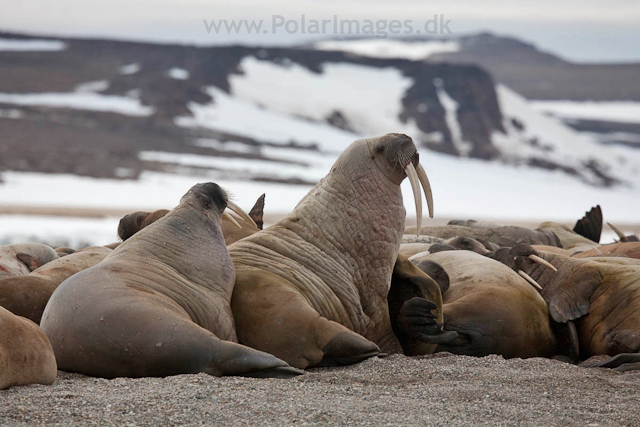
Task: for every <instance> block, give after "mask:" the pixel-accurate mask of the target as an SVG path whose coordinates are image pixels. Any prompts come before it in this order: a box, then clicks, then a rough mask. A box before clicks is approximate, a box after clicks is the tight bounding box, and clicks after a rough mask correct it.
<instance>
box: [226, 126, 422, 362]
mask: <svg viewBox="0 0 640 427" xmlns="http://www.w3.org/2000/svg"><path fill="white" fill-rule="evenodd" d="M405 162H406V163H405ZM409 163H412V164H413V166H415V167H416V168H417V167H418V155H417V151H416V148H415V146H414V144H413V141H412V140H411V138H409V137H408V136H406V135H399V134H389V135H385V136H383V137H380V138H371V139H366V140H365V139H363V140H358V141H355V142H354V143H352V144H351V145H350V146H349V147H348V148H347V149H346V150H345V151H344V152H343V153H342V154H341V155H340V157H339V158H338V160H337V161H336V163H335V164H334V165H333V167H332V169H331V171H330V173H329V174H328V175H327V176H326V177H325V178H323V179H322V180H321V181H320V183H319V184H318V185H316V187H314V188H313V189H312V190H311V191H310V192H309V194H307V195H306V196H305V197H304V198H303V199H302V201H300V203H299V204H298V205H297V206H296V208H295V210H294V211H293V212H292V213H290V214H289V215H288V216H287V217H285V218H284V219H282V220H281V221H279V222H278V223H276V224H275V225H273V226H271V227H269V228H267V229H265V230H262V231H260V232H258V233H256V234H254V235H252V236H249V237H247V238H245V239H243V240H241V241H239V242H236V243H234V244H233V245H230V246H229V253H230V254H231V258H232V260H233V263H234V266H235V268H236V286H235V289H234V292H233V297H232V300H231V307H232V310H233V314H234V318H235V320H236V328H237V331H238V339H239V342H241V343H243V344H246V345H248V346H251V347H253V348H257V349H259V350H262V351H266V352H269V353H271V354H274V355H276V356H277V357H279V358H281V359H283V360H285V361H286V362H288V363H289V364H290V365H291V366H295V367H298V368H306V367H310V366H314V365H318V364H322V365H336V364H349V363H355V362H358V361H360V360H363V359H365V358H368V357H371V356H375V355H377V354H379V353H380V351H381V349H382V351H383V352H386V353H401V352H402V347H401V345H400V342H399V341H398V338H397V337H396V336H395V334H394V331H393V329H392V325H391V321H390V317H389V309H388V304H387V295H388V293H389V289H390V282H391V276H392V271H393V268H394V265H395V262H396V259H397V255H398V249H399V247H400V242H401V240H402V235H403V230H404V223H405V208H404V206H403V204H402V192H401V190H400V183H401V182H402V181H403V180H404V178H406V176H407V175H406V174H405V171H404V170H405V168H406V167H408V166H407V165H408V164H409ZM425 190H426V189H425ZM431 320H433V319H431Z"/></svg>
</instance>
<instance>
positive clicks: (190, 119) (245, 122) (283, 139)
mask: <svg viewBox="0 0 640 427" xmlns="http://www.w3.org/2000/svg"><path fill="white" fill-rule="evenodd" d="M206 92H207V93H208V94H209V95H210V96H211V97H212V98H213V102H212V103H210V104H198V103H195V102H191V103H189V104H188V108H189V110H190V111H191V113H192V114H193V116H184V117H178V118H176V119H175V122H176V124H177V125H178V126H184V127H203V128H207V129H215V130H219V131H224V132H228V133H232V134H236V135H240V136H246V137H249V138H253V139H255V140H257V141H270V142H274V143H281V144H283V145H288V144H290V143H291V142H292V141H296V142H298V143H300V144H314V143H315V144H318V145H319V146H320V147H321V148H322V149H325V150H328V151H334V152H336V151H337V152H340V151H342V150H344V149H345V148H346V147H347V146H348V145H349V144H351V142H353V141H354V140H356V139H358V137H357V135H354V134H353V133H351V132H347V131H344V130H342V129H336V128H333V127H330V126H326V125H324V124H321V123H314V122H311V121H309V120H305V119H302V118H299V117H293V116H291V115H289V114H285V113H280V112H277V111H270V110H267V109H265V108H261V107H260V106H258V105H255V104H253V103H251V102H248V101H244V100H241V99H238V98H236V97H232V96H229V95H228V94H227V93H225V92H223V91H222V90H220V89H219V88H217V87H209V88H206Z"/></svg>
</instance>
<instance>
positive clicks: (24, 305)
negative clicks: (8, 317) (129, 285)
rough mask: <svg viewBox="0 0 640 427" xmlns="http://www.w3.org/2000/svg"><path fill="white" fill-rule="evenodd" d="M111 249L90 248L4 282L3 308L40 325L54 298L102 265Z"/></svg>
mask: <svg viewBox="0 0 640 427" xmlns="http://www.w3.org/2000/svg"><path fill="white" fill-rule="evenodd" d="M110 252H111V249H108V248H105V247H90V248H85V249H82V250H80V251H77V252H74V253H72V254H71V255H66V256H64V257H62V258H58V259H57V260H55V261H51V262H49V263H47V264H45V265H43V266H42V267H40V268H38V269H37V270H35V271H33V272H31V273H29V274H25V275H22V276H15V277H7V278H5V279H0V306H2V307H4V308H6V309H7V310H9V311H10V312H12V313H13V314H16V315H18V316H22V317H26V318H27V319H29V320H32V321H34V322H36V323H38V324H39V323H40V319H41V318H42V312H43V311H44V308H45V306H46V305H47V302H48V301H49V298H51V294H53V291H55V290H56V288H57V287H58V286H59V285H60V284H61V283H62V282H64V281H65V280H67V279H68V278H69V277H71V276H73V275H74V274H76V273H78V272H80V271H82V270H85V269H87V268H89V267H93V266H94V265H96V264H97V263H99V262H100V261H102V260H103V259H104V258H105V257H106V256H107V255H109V253H110Z"/></svg>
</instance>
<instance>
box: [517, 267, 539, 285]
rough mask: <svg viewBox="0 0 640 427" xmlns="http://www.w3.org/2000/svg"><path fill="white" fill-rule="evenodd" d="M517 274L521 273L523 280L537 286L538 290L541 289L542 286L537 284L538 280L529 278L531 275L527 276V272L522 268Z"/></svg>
mask: <svg viewBox="0 0 640 427" xmlns="http://www.w3.org/2000/svg"><path fill="white" fill-rule="evenodd" d="M518 274H519V275H521V276H522V277H523V278H524V280H526V281H527V282H529V283H531V284H532V285H533V287H534V288H537V289H539V290H542V286H540V285H539V284H538V282H536V281H535V280H533V278H531V276H529V275H528V274H527V273H525V272H524V271H522V270H518Z"/></svg>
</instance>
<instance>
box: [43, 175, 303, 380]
mask: <svg viewBox="0 0 640 427" xmlns="http://www.w3.org/2000/svg"><path fill="white" fill-rule="evenodd" d="M226 207H227V196H226V193H225V192H224V191H223V190H222V189H220V187H218V186H217V185H216V184H213V183H206V184H198V185H196V186H194V187H193V188H191V190H189V192H188V193H187V194H186V195H185V196H184V197H182V200H181V201H180V204H179V205H178V207H176V208H175V209H173V210H172V211H171V212H169V213H168V214H167V215H165V216H164V217H163V218H162V219H160V220H158V221H156V222H155V223H153V224H151V225H150V226H148V227H146V228H145V229H143V230H141V231H139V232H138V233H136V234H135V235H134V236H133V237H131V238H130V239H128V240H126V241H125V242H123V243H122V244H121V245H120V246H119V247H118V248H117V249H115V250H114V251H113V252H112V253H111V254H110V255H109V256H107V257H106V258H105V259H104V260H103V261H102V262H101V263H100V264H98V265H96V266H94V267H92V268H89V269H87V270H84V271H82V272H80V273H78V274H76V275H74V276H72V277H71V278H69V279H68V280H66V281H65V282H64V283H62V285H60V286H59V287H58V289H56V291H55V292H54V293H53V295H52V296H51V300H50V301H49V304H47V307H46V308H45V311H44V314H43V316H42V322H41V326H42V329H44V331H45V332H46V333H47V336H48V337H49V339H50V340H51V345H52V346H53V350H54V351H55V354H56V360H57V361H58V366H59V368H60V369H62V370H65V371H71V372H79V373H82V374H86V375H92V376H99V377H105V378H114V377H120V376H123V377H143V376H167V375H176V374H186V373H198V372H204V373H207V374H210V375H216V376H220V375H248V376H259V377H281V378H282V377H290V376H293V375H298V374H300V373H301V372H300V371H299V370H297V369H293V368H291V367H290V366H288V365H287V364H286V363H285V362H283V361H282V360H279V359H277V358H275V357H274V356H272V355H270V354H267V353H263V352H261V351H257V350H254V349H252V348H249V347H245V346H242V345H239V344H237V343H236V342H235V341H236V331H235V328H234V324H233V317H232V314H231V308H230V307H229V300H230V299H231V292H232V290H233V284H234V281H235V275H234V270H233V264H232V263H231V259H230V258H229V253H228V252H227V248H226V245H225V242H224V238H223V236H222V232H221V229H220V218H221V216H222V213H223V211H224V210H225V208H226Z"/></svg>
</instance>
